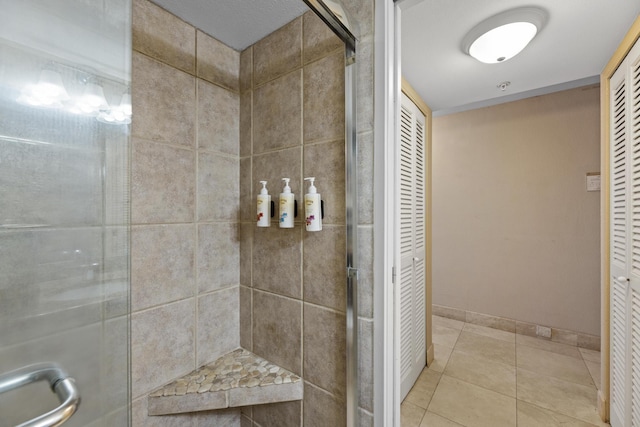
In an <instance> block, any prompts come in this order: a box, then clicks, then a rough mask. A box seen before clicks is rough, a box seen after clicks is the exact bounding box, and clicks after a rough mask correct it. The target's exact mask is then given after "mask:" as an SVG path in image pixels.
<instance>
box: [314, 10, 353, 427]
mask: <svg viewBox="0 0 640 427" xmlns="http://www.w3.org/2000/svg"><path fill="white" fill-rule="evenodd" d="M304 2H305V3H306V4H307V6H309V8H310V9H311V10H312V11H313V12H314V13H315V14H316V15H318V17H319V18H320V19H322V21H324V23H325V24H327V26H328V27H329V28H330V29H331V30H332V31H333V32H334V33H335V34H336V35H337V36H338V37H339V38H340V40H342V41H343V42H344V45H345V86H344V90H345V93H344V103H345V199H346V200H345V208H346V227H347V228H346V230H347V232H346V260H345V261H346V269H345V275H346V277H345V278H346V288H347V292H346V294H347V301H346V307H347V313H346V338H347V339H346V353H347V355H346V370H347V379H346V390H345V392H346V401H347V402H346V403H347V424H346V425H347V427H357V426H358V425H359V422H358V268H357V260H358V174H357V173H358V172H357V166H358V143H357V142H358V141H357V126H356V87H357V72H356V44H357V40H356V37H355V36H354V34H353V30H352V29H351V28H348V27H347V26H346V25H345V23H344V22H343V21H341V20H340V19H339V18H338V17H337V16H336V15H335V14H334V13H333V12H332V11H331V9H330V8H329V7H328V6H326V5H325V4H324V2H323V1H322V0H304Z"/></svg>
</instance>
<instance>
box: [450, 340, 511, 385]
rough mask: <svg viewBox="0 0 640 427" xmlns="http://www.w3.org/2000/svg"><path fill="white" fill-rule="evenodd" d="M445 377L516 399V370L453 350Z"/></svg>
mask: <svg viewBox="0 0 640 427" xmlns="http://www.w3.org/2000/svg"><path fill="white" fill-rule="evenodd" d="M444 373H445V375H448V376H450V377H454V378H457V379H459V380H462V381H466V382H468V383H471V384H475V385H477V386H480V387H484V388H487V389H489V390H493V391H495V392H498V393H501V394H504V395H507V396H511V397H516V368H515V367H514V366H513V365H510V364H506V363H500V362H494V361H492V360H487V359H486V358H479V357H476V356H473V355H471V354H468V353H464V352H461V351H457V350H455V349H454V350H453V353H452V354H451V358H449V363H447V368H446V369H445V370H444Z"/></svg>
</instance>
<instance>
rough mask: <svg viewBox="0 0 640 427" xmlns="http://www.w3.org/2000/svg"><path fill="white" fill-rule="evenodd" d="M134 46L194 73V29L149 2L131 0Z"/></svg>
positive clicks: (146, 53) (145, 0)
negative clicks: (132, 0)
mask: <svg viewBox="0 0 640 427" xmlns="http://www.w3.org/2000/svg"><path fill="white" fill-rule="evenodd" d="M133 49H134V50H137V51H139V52H142V53H144V54H145V55H149V56H151V57H153V58H157V59H159V60H160V61H162V62H164V63H167V64H169V65H171V66H173V67H176V68H179V69H181V70H184V71H187V72H189V73H191V74H193V72H194V70H195V54H196V30H195V28H193V27H192V26H191V25H189V24H187V23H186V22H184V21H183V20H181V19H179V18H177V17H176V16H174V15H172V14H171V13H169V12H167V11H165V10H164V9H161V8H160V7H158V6H156V5H155V4H153V3H151V2H150V1H147V0H134V2H133Z"/></svg>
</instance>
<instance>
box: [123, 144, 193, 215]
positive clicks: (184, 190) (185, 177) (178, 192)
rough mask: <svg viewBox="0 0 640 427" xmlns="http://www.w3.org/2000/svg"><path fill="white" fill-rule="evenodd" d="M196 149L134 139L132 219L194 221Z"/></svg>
mask: <svg viewBox="0 0 640 427" xmlns="http://www.w3.org/2000/svg"><path fill="white" fill-rule="evenodd" d="M194 171H195V153H194V152H193V151H191V150H185V149H181V148H176V147H170V146H167V145H163V144H156V143H154V142H149V141H144V140H141V139H136V138H134V139H133V153H132V159H131V222H132V223H133V224H145V223H170V222H191V221H193V218H194V210H195V182H194V177H195V173H194Z"/></svg>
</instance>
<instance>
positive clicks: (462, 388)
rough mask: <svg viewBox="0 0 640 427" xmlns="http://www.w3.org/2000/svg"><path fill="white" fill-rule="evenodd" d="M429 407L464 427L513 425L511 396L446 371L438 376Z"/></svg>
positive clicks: (514, 416) (512, 399)
mask: <svg viewBox="0 0 640 427" xmlns="http://www.w3.org/2000/svg"><path fill="white" fill-rule="evenodd" d="M429 411H430V412H433V413H435V414H437V415H440V416H442V417H444V418H447V419H449V420H451V421H454V422H457V423H458V424H462V425H464V426H467V427H496V426H500V427H511V426H513V427H515V425H516V400H515V399H514V398H511V397H507V396H504V395H502V394H500V393H496V392H494V391H491V390H487V389H485V388H482V387H478V386H476V385H473V384H469V383H467V382H464V381H460V380H457V379H455V378H451V377H449V376H447V375H443V376H442V378H441V379H440V384H439V385H438V388H437V389H436V392H435V394H434V395H433V398H432V399H431V404H429ZM403 427H404V425H403Z"/></svg>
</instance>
